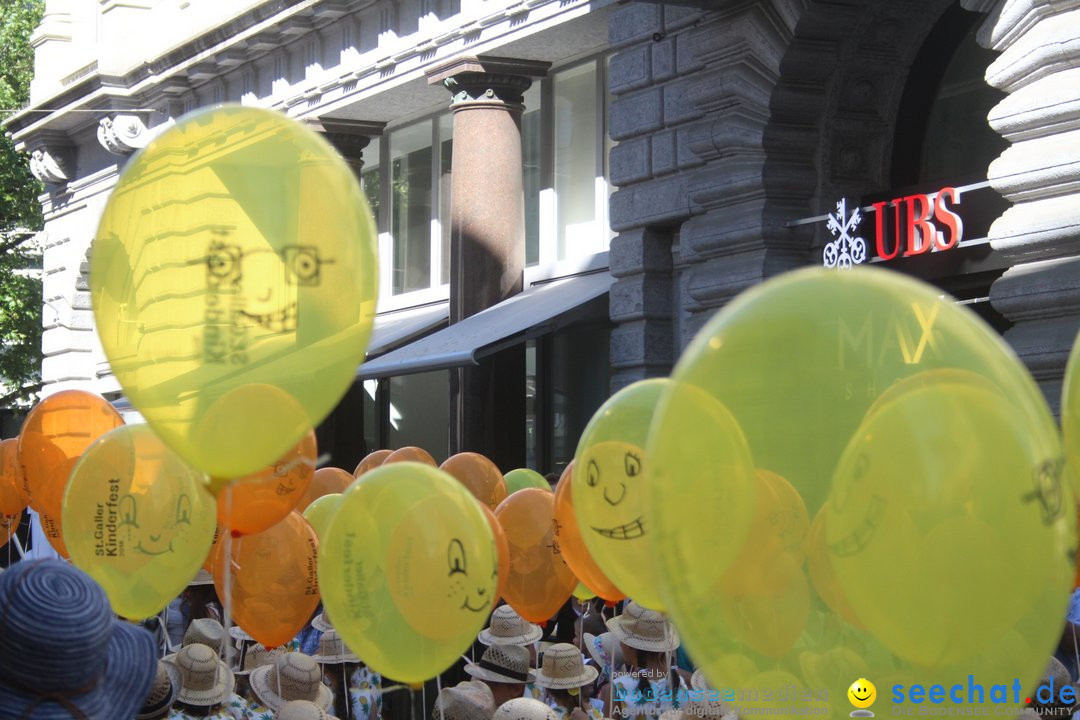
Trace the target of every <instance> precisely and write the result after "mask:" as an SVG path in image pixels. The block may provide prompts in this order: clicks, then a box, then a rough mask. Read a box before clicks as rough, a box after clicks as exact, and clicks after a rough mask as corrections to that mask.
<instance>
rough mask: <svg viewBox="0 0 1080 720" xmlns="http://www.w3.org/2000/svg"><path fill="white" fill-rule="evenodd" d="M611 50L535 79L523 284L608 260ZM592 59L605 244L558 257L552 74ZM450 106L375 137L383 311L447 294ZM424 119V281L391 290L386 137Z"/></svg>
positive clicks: (598, 199) (597, 191)
mask: <svg viewBox="0 0 1080 720" xmlns="http://www.w3.org/2000/svg"><path fill="white" fill-rule="evenodd" d="M610 57H611V53H610V51H608V50H604V51H601V52H594V53H590V54H588V55H585V56H581V57H577V58H574V59H572V60H570V61H568V62H565V63H562V64H560V65H556V66H554V67H552V68H551V69H550V71H549V72H548V75H547V76H546V77H543V78H539V79H537V80H535V81H534V82H535V83H536V84H538V85H539V93H540V187H539V203H538V205H539V218H538V236H539V248H538V261H537V262H536V263H533V264H531V265H526V266H525V279H526V282H527V284H528V283H530V282H536V281H537V280H540V279H547V278H552V277H560V276H563V275H570V274H574V273H575V272H583V271H585V270H589V269H595V268H596V267H597V266H598V264H601V263H604V262H606V260H607V247H609V245H610V240H611V238H612V237H613V235H614V233H612V232H611V227H610V223H609V212H608V198H609V197H610V194H611V182H610V179H609V177H608V174H609V173H608V152H609V150H610V145H611V142H610V140H609V139H608V133H607V119H608V114H609V109H610V107H609V106H610V97H609V96H610V93H609V92H608V90H607V87H608V64H609V61H610ZM589 63H592V64H593V66H594V69H595V81H596V97H597V113H596V127H595V128H594V132H595V134H596V139H597V142H596V148H597V151H596V163H595V172H596V176H595V177H596V178H597V180H596V182H595V186H594V201H595V211H594V214H595V217H596V222H597V224H598V225H599V226H601V227H604V228H606V231H607V235H608V237H607V238H606V239H605V240H604V242H603V247H604V249H603V250H601V251H598V252H595V253H587V254H584V255H580V256H572V257H570V258H567V259H564V260H559V259H558V227H557V223H558V215H557V202H558V198H557V197H556V196H555V122H554V119H555V118H554V115H555V113H554V91H555V87H554V86H555V82H554V81H555V77H554V76H555V75H556V74H558V73H562V72H565V71H569V70H573V69H575V68H578V67H581V66H583V65H586V64H589ZM452 113H453V110H451V109H449V108H448V107H446V106H442V107H440V108H434V109H428V110H426V111H424V112H422V113H418V114H415V115H411V116H408V117H404V118H401V119H400V120H397V121H394V122H392V123H389V124H388V125H387V127H386V129H385V131H384V132H383V133H382V135H381V136H380V138H379V157H378V159H377V162H378V166H379V174H380V188H379V213H378V217H377V218H376V219H375V220H376V225H377V227H378V244H379V275H380V282H379V296H378V299H379V312H388V311H392V310H399V309H402V308H407V307H412V306H415V305H422V304H426V303H431V302H438V301H441V300H447V299H449V297H450V278H449V277H442V262H443V257H442V232H443V228H442V221H441V219H440V217H439V216H440V205H441V203H442V200H443V198H442V192H441V188H440V187H439V185H440V183H439V180H440V178H441V176H442V166H443V160H442V150H441V145H442V142H443V140H444V139H443V138H442V137H441V135H442V133H441V132H440V127H439V126H440V120H441V118H443V117H444V116H446V115H447V114H451V115H452ZM425 122H426V123H429V125H430V129H431V152H432V162H431V179H430V182H431V198H432V199H431V213H430V216H429V241H430V251H429V255H430V267H429V273H428V274H429V279H428V287H426V288H419V289H415V290H408V291H405V292H400V293H394V291H393V287H394V282H393V270H394V254H393V252H394V242H395V240H394V233H393V228H391V227H390V224H391V223H390V221H391V218H392V213H393V208H392V207H391V203H392V202H393V182H392V179H391V177H392V170H393V168H392V164H391V160H390V157H391V155H390V149H391V143H392V142H393V136H394V133H395V132H401V131H402V130H404V129H406V128H409V127H413V126H416V125H418V124H421V123H425Z"/></svg>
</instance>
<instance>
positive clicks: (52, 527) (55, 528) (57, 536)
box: [38, 513, 71, 559]
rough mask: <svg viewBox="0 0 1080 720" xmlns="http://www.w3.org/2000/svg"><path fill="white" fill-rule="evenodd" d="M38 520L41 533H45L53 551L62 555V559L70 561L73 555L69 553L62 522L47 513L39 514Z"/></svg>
mask: <svg viewBox="0 0 1080 720" xmlns="http://www.w3.org/2000/svg"><path fill="white" fill-rule="evenodd" d="M38 519H39V520H40V521H41V532H42V533H44V535H45V539H46V540H48V541H49V544H50V545H52V546H53V550H55V551H56V552H58V553H60V557H62V558H64V559H70V558H71V555H70V554H69V553H68V549H67V545H66V544H65V543H64V534H63V532H62V531H61V529H60V521H59V520H56V519H55V518H53V516H52V515H47V514H45V513H38Z"/></svg>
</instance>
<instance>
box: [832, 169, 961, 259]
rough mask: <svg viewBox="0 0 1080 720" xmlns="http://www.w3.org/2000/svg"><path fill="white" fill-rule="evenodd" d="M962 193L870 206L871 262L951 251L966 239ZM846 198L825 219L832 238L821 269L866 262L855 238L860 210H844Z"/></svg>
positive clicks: (907, 197)
mask: <svg viewBox="0 0 1080 720" xmlns="http://www.w3.org/2000/svg"><path fill="white" fill-rule="evenodd" d="M961 191H962V188H954V187H944V188H941V189H940V190H938V191H937V192H934V193H928V194H922V193H915V194H912V195H904V196H901V197H896V198H893V199H891V200H883V201H881V202H875V203H872V204H870V206H869V207H868V212H870V213H872V214H873V215H874V244H873V252H874V256H873V258H871V262H873V261H882V260H892V259H894V258H896V257H899V256H901V255H902V256H903V257H912V256H915V255H923V254H925V253H928V252H942V251H945V250H951V249H952V248H954V247H956V246H957V245H958V244H959V243H960V242H961V241H962V240H963V239H964V220H963V218H961V217H960V215H959V214H958V213H957V212H956V209H958V208H959V206H960V195H961ZM847 205H848V201H847V198H843V199H841V200H840V201H839V202H837V203H836V212H835V213H830V214H829V215H828V218H827V220H826V222H827V226H828V228H829V232H830V233H831V234H832V235H833V237H834V239H833V240H832V241H831V242H829V243H827V244H826V245H825V250H824V252H823V253H822V260H823V262H824V265H825V267H838V268H850V267H851V266H852V265H858V264H861V263H864V262H866V261H867V259H868V258H867V251H868V250H869V248H868V247H867V242H866V240H865V239H863V237H861V235H860V233H859V225H860V224H861V223H862V220H863V215H862V210H861V209H860V208H858V207H855V208H854V209H853V210H852V211H851V213H850V214H848V211H847Z"/></svg>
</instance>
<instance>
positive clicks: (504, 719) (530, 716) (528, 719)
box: [491, 698, 559, 720]
mask: <svg viewBox="0 0 1080 720" xmlns="http://www.w3.org/2000/svg"><path fill="white" fill-rule="evenodd" d="M491 720H559V716H558V715H556V714H555V711H554V710H552V709H551V708H550V707H548V706H547V703H542V702H540V701H539V700H533V699H532V698H514V699H513V700H507V701H506V702H504V703H503V704H502V705H500V706H499V708H498V709H497V710H496V711H495V714H494V715H493V716H492V717H491Z"/></svg>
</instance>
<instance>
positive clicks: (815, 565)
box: [806, 504, 864, 630]
mask: <svg viewBox="0 0 1080 720" xmlns="http://www.w3.org/2000/svg"><path fill="white" fill-rule="evenodd" d="M827 508H828V505H827V504H826V505H822V506H821V509H820V510H818V512H817V515H815V516H814V522H813V523H812V524H811V525H810V531H809V532H808V533H807V536H806V566H807V569H808V570H809V571H810V582H811V583H813V585H814V590H815V591H816V592H817V594H818V596H819V597H820V598H821V600H822V602H824V603H825V604H826V605H827V606H828V607H829V609H830V610H832V611H833V612H834V613H836V614H837V615H839V616H840V617H842V618H844V619H845V620H847V621H848V622H849V623H851V624H852V625H854V626H855V627H857V628H859V629H860V630H861V629H864V628H863V624H862V623H861V622H860V621H859V616H858V615H856V614H855V610H853V609H852V607H851V603H849V602H848V599H847V597H846V596H845V595H844V591H843V590H841V589H840V583H839V581H838V580H837V579H836V571H835V570H834V569H833V566H832V561H831V560H830V559H829V546H828V544H827V542H826V538H827V537H828V535H827V534H826V533H825V515H826V511H827Z"/></svg>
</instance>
